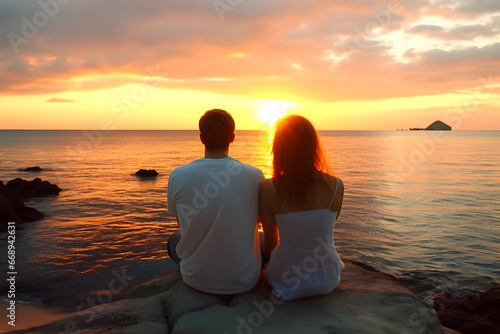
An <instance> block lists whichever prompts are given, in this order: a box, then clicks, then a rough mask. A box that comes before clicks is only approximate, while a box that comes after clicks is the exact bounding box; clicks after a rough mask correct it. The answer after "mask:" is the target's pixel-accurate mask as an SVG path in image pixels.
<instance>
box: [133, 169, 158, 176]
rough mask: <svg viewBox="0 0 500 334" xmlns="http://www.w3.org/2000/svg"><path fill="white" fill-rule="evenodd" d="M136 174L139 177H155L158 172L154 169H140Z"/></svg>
mask: <svg viewBox="0 0 500 334" xmlns="http://www.w3.org/2000/svg"><path fill="white" fill-rule="evenodd" d="M135 175H136V176H139V177H155V176H157V175H158V172H157V171H155V170H154V169H139V170H138V171H137V172H135Z"/></svg>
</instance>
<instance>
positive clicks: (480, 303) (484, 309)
mask: <svg viewBox="0 0 500 334" xmlns="http://www.w3.org/2000/svg"><path fill="white" fill-rule="evenodd" d="M434 309H435V310H436V311H437V312H438V318H439V320H440V321H441V324H442V325H443V326H446V327H448V328H451V329H453V330H456V331H458V332H460V333H462V334H494V333H495V334H496V333H500V288H493V289H490V290H487V291H485V292H483V293H482V294H480V295H479V296H468V297H467V298H457V297H455V296H453V295H451V294H449V293H442V294H439V295H437V296H436V297H434Z"/></svg>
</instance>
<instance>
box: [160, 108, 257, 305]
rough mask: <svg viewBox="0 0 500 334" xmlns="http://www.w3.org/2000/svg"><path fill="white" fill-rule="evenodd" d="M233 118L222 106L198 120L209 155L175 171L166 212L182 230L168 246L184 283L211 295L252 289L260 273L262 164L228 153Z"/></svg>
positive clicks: (169, 186)
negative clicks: (238, 158)
mask: <svg viewBox="0 0 500 334" xmlns="http://www.w3.org/2000/svg"><path fill="white" fill-rule="evenodd" d="M234 128H235V125H234V120H233V118H232V117H231V115H230V114H229V113H228V112H226V111H224V110H221V109H212V110H209V111H207V112H206V113H205V114H204V115H203V116H202V117H201V118H200V121H199V129H200V139H201V142H202V143H203V144H204V145H205V157H204V158H203V159H198V160H195V161H193V162H191V163H188V164H187V165H184V166H181V167H178V168H176V169H174V170H173V171H172V173H171V174H170V178H169V181H168V190H167V206H168V215H169V216H176V217H177V221H178V223H179V227H180V233H177V234H174V235H172V236H171V237H170V239H169V241H168V251H169V254H170V257H171V258H172V259H174V261H176V262H178V263H180V269H181V274H182V278H183V280H184V282H185V283H186V284H187V285H189V286H191V287H192V288H194V289H196V290H199V291H203V292H207V293H213V294H220V295H232V294H239V293H244V292H247V291H249V290H251V289H252V288H253V287H254V286H255V284H256V283H257V281H258V280H259V277H260V272H261V256H260V246H259V238H258V234H257V219H258V192H259V183H260V181H261V180H262V179H263V178H264V176H263V173H262V171H261V170H260V169H258V168H256V167H254V166H250V165H248V164H245V163H242V162H240V161H238V160H235V159H233V158H231V157H229V156H228V154H229V144H231V143H232V142H233V141H234Z"/></svg>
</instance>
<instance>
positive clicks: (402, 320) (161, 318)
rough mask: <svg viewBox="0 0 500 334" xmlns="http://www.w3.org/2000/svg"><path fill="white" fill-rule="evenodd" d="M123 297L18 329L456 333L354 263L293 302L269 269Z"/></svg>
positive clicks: (174, 276) (140, 289) (159, 284)
mask: <svg viewBox="0 0 500 334" xmlns="http://www.w3.org/2000/svg"><path fill="white" fill-rule="evenodd" d="M120 297H122V298H123V299H121V300H118V301H116V302H113V303H110V304H105V305H99V307H98V308H96V307H93V308H89V309H87V310H85V311H80V312H78V314H73V315H69V316H68V317H67V318H64V319H61V320H58V321H55V322H52V323H49V324H45V325H43V326H39V327H34V328H31V329H26V330H20V331H14V332H12V333H36V334H46V333H47V334H48V333H82V334H83V333H87V334H90V333H129V334H130V333H152V334H154V333H178V334H180V333H238V334H239V333H245V334H248V333H301V334H302V333H336V334H343V333H345V334H351V333H386V334H390V333H394V334H401V333H455V332H454V331H451V330H449V329H446V328H443V327H442V326H441V325H440V323H439V320H438V318H437V315H436V313H435V311H434V310H432V309H430V308H428V307H427V306H426V305H425V304H424V303H423V301H422V300H421V299H420V298H419V297H417V296H416V295H415V294H414V293H412V292H411V291H410V290H408V289H407V288H405V287H404V286H402V285H401V284H400V283H399V282H398V281H397V280H396V279H395V278H394V277H392V276H390V275H388V274H384V273H381V272H378V271H374V270H372V269H371V268H370V267H367V266H363V265H360V264H359V263H356V262H353V261H345V268H344V270H343V271H342V280H341V283H340V284H339V286H338V287H337V289H335V290H334V291H333V292H332V293H330V294H327V295H323V296H317V297H309V298H304V299H301V300H297V301H293V302H284V301H282V300H280V299H277V298H275V297H274V296H273V295H272V293H271V289H270V287H269V286H268V285H267V284H266V283H265V277H264V274H263V277H262V278H261V280H260V281H259V283H258V284H257V286H256V287H255V288H254V289H253V290H251V291H250V292H248V293H245V294H241V295H236V296H216V295H211V294H206V293H202V292H199V291H196V290H194V289H192V288H190V287H189V286H187V285H186V284H184V283H183V282H182V279H181V276H180V272H179V270H178V269H172V270H169V271H168V272H167V273H166V274H165V275H164V276H162V277H160V278H156V279H153V280H151V281H149V282H146V283H142V284H139V285H136V286H134V287H132V288H130V289H129V290H127V291H124V292H123V293H122V295H121V296H120Z"/></svg>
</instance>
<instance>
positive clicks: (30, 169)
mask: <svg viewBox="0 0 500 334" xmlns="http://www.w3.org/2000/svg"><path fill="white" fill-rule="evenodd" d="M42 170H43V169H41V168H40V167H39V166H35V167H28V168H26V169H22V171H23V172H41V171H42Z"/></svg>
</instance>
